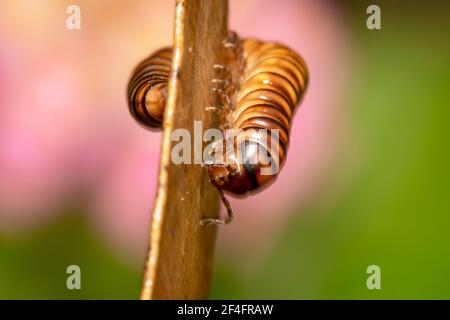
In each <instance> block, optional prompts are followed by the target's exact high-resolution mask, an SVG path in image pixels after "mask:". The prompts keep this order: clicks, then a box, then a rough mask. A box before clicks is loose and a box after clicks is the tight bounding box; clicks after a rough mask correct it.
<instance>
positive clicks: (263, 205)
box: [0, 0, 351, 261]
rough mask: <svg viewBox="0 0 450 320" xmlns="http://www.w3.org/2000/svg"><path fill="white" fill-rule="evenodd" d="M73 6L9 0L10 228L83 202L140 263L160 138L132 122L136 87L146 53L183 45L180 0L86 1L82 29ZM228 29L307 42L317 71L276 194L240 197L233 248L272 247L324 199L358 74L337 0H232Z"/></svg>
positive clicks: (112, 242) (5, 93)
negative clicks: (130, 89)
mask: <svg viewBox="0 0 450 320" xmlns="http://www.w3.org/2000/svg"><path fill="white" fill-rule="evenodd" d="M70 4H72V3H71V2H70V1H56V0H52V1H51V0H39V1H26V0H17V1H2V2H1V4H0V12H1V13H0V17H1V18H0V233H4V234H10V235H12V236H20V235H21V234H24V233H26V232H28V231H29V230H33V229H36V228H40V227H42V226H45V225H46V224H48V223H51V221H53V220H54V218H55V216H56V215H58V214H61V213H62V212H65V211H67V210H65V209H67V208H77V209H81V210H83V212H86V216H87V217H88V218H89V221H90V223H91V225H92V228H93V230H94V232H95V233H96V234H97V235H98V236H99V238H101V239H103V241H104V243H105V244H106V245H107V246H108V247H110V248H111V250H112V251H113V252H119V253H123V254H126V255H132V256H136V257H138V258H139V259H140V260H141V259H142V257H143V255H144V252H145V249H146V245H147V238H148V230H149V223H150V213H151V208H152V205H153V200H154V196H155V190H156V179H157V172H158V161H159V148H160V138H161V135H160V134H159V133H154V132H149V131H146V130H145V129H143V128H141V127H140V126H139V125H137V124H136V123H135V122H134V121H133V120H132V118H131V116H130V115H129V114H128V110H127V105H126V99H125V88H126V84H127V80H128V77H129V74H130V72H131V70H132V68H133V67H134V65H135V64H136V63H137V62H139V61H140V60H141V59H142V58H144V57H145V56H146V55H148V54H149V53H151V52H152V51H153V50H155V49H157V48H158V47H161V46H165V45H168V44H170V43H171V41H172V21H173V9H174V8H173V7H174V4H173V1H167V0H158V1H148V0H140V1H132V2H125V1H119V0H114V1H112V0H108V1H100V0H96V1H87V0H83V1H77V3H76V4H78V5H79V6H80V8H81V14H82V29H81V30H78V31H70V30H67V29H66V27H65V23H66V19H67V17H68V15H67V14H66V8H67V7H68V6H69V5H70ZM230 27H231V28H232V29H233V30H235V31H237V32H238V33H239V34H240V35H241V36H243V37H257V38H261V39H264V40H276V41H280V42H283V43H285V44H287V45H288V46H290V47H291V48H293V49H295V50H297V51H298V52H299V53H300V54H301V55H302V56H303V57H304V58H305V60H306V62H307V64H308V67H309V70H310V77H311V78H310V86H309V89H308V92H307V94H306V97H305V99H304V102H303V104H302V105H301V107H300V109H299V111H298V112H297V114H296V117H295V119H294V123H293V127H292V132H291V145H290V149H289V154H288V158H287V162H286V164H285V167H284V169H283V170H282V172H281V174H280V176H279V178H278V180H277V182H276V183H275V184H273V185H272V186H271V187H270V188H269V189H267V190H265V191H264V192H261V193H259V194H257V195H254V196H252V197H249V198H247V199H232V201H231V202H232V206H233V209H234V211H235V213H236V219H235V221H234V223H233V224H232V225H230V226H228V227H225V228H221V230H220V236H219V240H218V244H219V245H220V250H221V252H222V253H224V252H229V253H231V252H235V251H238V252H239V251H242V250H245V251H246V252H250V251H251V250H254V248H255V246H256V245H258V246H259V247H266V246H267V245H268V244H269V245H270V242H271V241H273V240H274V239H276V236H277V234H278V233H279V231H280V230H282V227H283V226H284V225H286V223H287V222H288V219H289V215H291V214H293V213H295V212H299V211H300V212H301V207H302V206H305V205H307V204H308V202H310V201H313V200H314V199H317V198H320V193H321V192H322V191H323V190H324V188H325V187H324V186H325V185H326V182H327V177H328V176H329V173H330V171H331V170H332V168H333V160H334V159H335V154H336V152H337V149H338V147H339V143H340V142H341V141H342V138H343V136H344V135H343V133H344V131H345V130H344V129H345V124H346V118H347V117H348V110H347V109H346V102H345V100H344V97H345V96H346V95H345V94H344V93H343V91H344V89H345V87H346V86H345V83H346V81H347V80H348V78H349V76H350V72H351V70H349V67H348V66H349V65H350V59H351V56H350V55H349V51H350V50H349V46H350V44H349V39H348V38H347V37H346V34H347V30H346V25H345V17H344V16H342V14H341V12H340V10H339V9H338V7H336V6H335V5H333V3H332V2H331V1H330V2H328V1H312V0H309V1H308V0H305V1H296V0H284V1H271V0H246V1H242V0H232V1H230ZM299 208H300V210H298V209H299ZM294 209H297V210H294ZM223 213H224V212H223ZM180 214H182V213H180ZM119 255H120V254H119ZM140 260H139V261H140Z"/></svg>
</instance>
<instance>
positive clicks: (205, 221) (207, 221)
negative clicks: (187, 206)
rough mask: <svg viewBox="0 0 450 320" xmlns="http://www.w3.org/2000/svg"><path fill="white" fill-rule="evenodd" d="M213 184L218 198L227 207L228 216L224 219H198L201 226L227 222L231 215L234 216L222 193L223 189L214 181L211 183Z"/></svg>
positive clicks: (229, 220)
mask: <svg viewBox="0 0 450 320" xmlns="http://www.w3.org/2000/svg"><path fill="white" fill-rule="evenodd" d="M213 185H214V186H215V187H216V190H217V192H218V193H219V196H220V199H222V203H223V204H224V206H225V208H226V209H227V214H228V217H227V218H226V219H215V218H206V219H202V220H201V221H200V224H201V225H202V226H206V225H211V224H215V225H219V224H229V223H230V222H231V221H232V220H233V217H234V214H233V209H231V205H230V202H229V201H228V199H227V198H226V197H225V195H224V194H223V191H222V190H221V189H219V188H218V187H217V186H216V185H215V184H214V183H213Z"/></svg>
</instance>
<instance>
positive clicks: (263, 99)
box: [128, 39, 308, 224]
mask: <svg viewBox="0 0 450 320" xmlns="http://www.w3.org/2000/svg"><path fill="white" fill-rule="evenodd" d="M228 44H229V47H232V49H233V52H234V53H235V62H237V63H236V64H237V66H238V68H237V70H238V74H239V76H238V79H237V80H233V81H231V82H232V83H231V84H230V81H218V82H222V83H225V85H228V87H230V86H231V90H222V89H217V88H216V90H217V91H218V92H220V94H221V95H222V96H225V97H223V104H226V105H227V108H223V110H225V111H226V112H228V114H227V117H226V119H227V120H226V121H225V122H226V123H225V124H224V128H231V129H235V130H237V137H235V138H236V139H235V140H234V142H233V154H234V156H231V162H227V163H226V165H223V164H218V163H217V164H216V163H212V164H208V165H207V170H208V175H209V178H210V181H211V183H212V184H213V185H214V186H215V187H216V189H217V190H218V192H219V195H220V196H221V199H222V201H223V203H224V205H225V206H226V208H227V212H228V217H227V218H226V219H224V220H221V219H204V220H202V221H201V223H202V224H228V223H229V222H230V221H231V220H232V218H233V212H232V210H231V207H230V204H229V202H228V200H227V199H226V198H225V196H224V194H223V190H225V191H228V192H231V193H233V194H245V193H247V192H249V191H253V190H256V189H258V188H261V187H263V186H268V185H269V184H270V183H272V182H273V181H274V180H275V178H276V176H277V174H278V172H279V169H280V168H281V166H282V165H283V163H284V160H285V158H286V152H287V148H288V144H289V134H290V127H291V122H292V117H293V114H294V112H295V110H296V107H297V105H298V104H299V103H300V101H301V99H302V97H303V95H304V93H305V90H306V87H307V83H308V69H307V66H306V64H305V62H304V60H303V58H302V57H301V56H300V55H298V54H297V53H296V52H294V51H293V50H291V49H289V48H288V47H286V46H284V45H282V44H278V43H274V42H263V41H259V40H255V39H246V40H239V39H237V40H235V41H233V42H231V43H230V42H229V43H228ZM171 59H172V49H171V48H163V49H160V50H158V51H156V52H155V53H153V54H152V55H150V56H149V57H148V58H146V59H144V60H143V61H142V62H141V63H140V64H139V65H138V66H137V67H136V68H135V69H134V71H133V73H132V76H131V79H130V81H129V85H128V106H129V110H130V113H131V115H132V116H133V117H134V118H135V119H136V120H137V121H138V122H139V123H140V124H141V125H143V126H144V127H147V128H160V127H161V124H162V121H163V115H164V107H165V103H166V97H167V86H168V78H169V74H170V67H171ZM219 67H221V68H222V69H224V70H226V71H228V72H230V71H229V70H228V67H227V66H219ZM230 78H233V77H231V76H230ZM261 130H266V131H271V130H272V131H271V132H273V131H274V130H275V131H276V132H277V135H264V134H261V133H260V132H261ZM224 139H226V138H224ZM275 139H276V140H275ZM224 142H225V141H224ZM261 150H263V151H265V152H263V155H262V154H261V152H260V151H261ZM264 154H266V155H267V156H266V157H264ZM267 157H268V158H269V159H276V161H275V163H276V168H275V170H274V173H273V174H262V173H261V172H262V169H264V168H267V166H270V165H273V162H272V163H271V164H268V161H267V160H268V159H267ZM228 158H230V157H228ZM269 162H270V161H269Z"/></svg>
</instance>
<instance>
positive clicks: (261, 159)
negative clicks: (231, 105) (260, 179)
mask: <svg viewBox="0 0 450 320" xmlns="http://www.w3.org/2000/svg"><path fill="white" fill-rule="evenodd" d="M193 133H194V136H193V137H192V136H191V132H190V131H189V130H188V129H184V128H179V129H175V130H173V131H172V134H171V140H172V141H173V142H176V144H174V146H173V147H172V151H171V154H170V156H171V160H172V162H173V163H174V164H200V165H205V166H208V165H211V166H227V165H231V164H250V165H256V164H259V165H260V168H261V172H260V174H261V175H274V174H276V173H277V172H278V170H279V162H280V161H279V154H280V130H279V129H270V130H268V129H255V128H249V129H246V130H241V129H227V130H224V131H223V130H220V129H215V128H210V129H207V130H205V131H203V126H202V122H201V121H194V130H193ZM205 142H206V143H208V144H207V145H206V146H205V147H203V146H204V143H205ZM246 142H254V143H246ZM249 154H251V155H252V156H249Z"/></svg>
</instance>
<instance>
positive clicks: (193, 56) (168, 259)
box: [141, 0, 228, 299]
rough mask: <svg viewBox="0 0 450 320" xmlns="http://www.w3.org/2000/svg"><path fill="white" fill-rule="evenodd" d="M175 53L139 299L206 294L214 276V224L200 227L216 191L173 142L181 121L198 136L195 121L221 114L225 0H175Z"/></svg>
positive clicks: (214, 204)
mask: <svg viewBox="0 0 450 320" xmlns="http://www.w3.org/2000/svg"><path fill="white" fill-rule="evenodd" d="M175 12H176V13H175V30H174V57H173V62H172V71H171V76H170V80H169V90H168V100H167V105H166V110H165V115H164V126H163V127H164V132H163V137H162V150H161V160H160V173H159V180H158V190H157V197H156V202H155V206H154V209H153V216H152V225H151V237H150V250H149V254H148V259H147V262H146V267H145V272H144V279H143V288H142V292H141V298H142V299H204V298H207V296H208V291H209V287H210V282H211V276H212V267H213V255H214V244H215V237H216V231H217V227H216V226H201V225H200V220H201V219H202V218H204V217H216V216H217V213H218V197H217V192H216V191H215V190H214V188H213V187H212V185H211V184H210V182H209V180H208V174H207V172H206V170H205V169H204V168H202V167H201V166H200V165H199V164H189V165H188V164H181V165H176V164H174V163H173V162H172V161H171V151H172V147H173V145H174V144H176V143H177V142H173V141H171V134H172V132H173V130H174V129H176V128H185V129H188V130H189V131H190V133H191V136H192V139H193V138H194V134H193V131H194V129H193V128H194V121H195V120H201V121H202V126H203V130H206V129H208V128H217V127H218V125H219V120H218V117H217V115H215V114H214V113H213V112H210V111H207V110H206V108H207V106H208V105H209V104H210V103H211V101H210V99H211V93H210V83H211V80H212V78H213V76H214V71H213V65H214V64H217V63H223V61H224V59H225V52H224V50H225V49H224V47H223V44H222V42H223V40H224V39H225V38H226V36H227V34H228V31H227V18H228V17H227V12H228V3H227V1H226V0H177V1H176V8H175Z"/></svg>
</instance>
